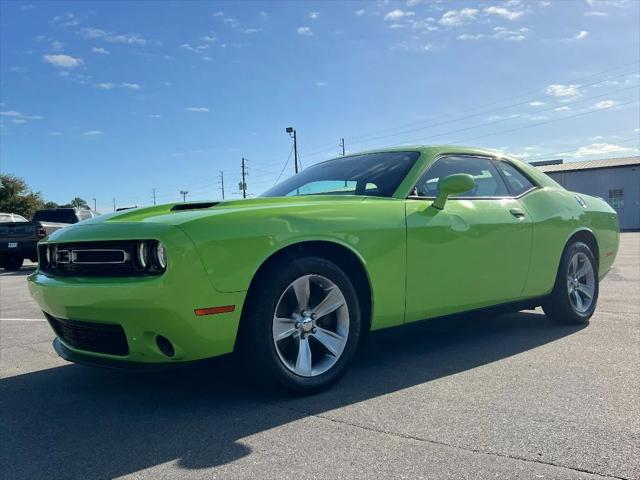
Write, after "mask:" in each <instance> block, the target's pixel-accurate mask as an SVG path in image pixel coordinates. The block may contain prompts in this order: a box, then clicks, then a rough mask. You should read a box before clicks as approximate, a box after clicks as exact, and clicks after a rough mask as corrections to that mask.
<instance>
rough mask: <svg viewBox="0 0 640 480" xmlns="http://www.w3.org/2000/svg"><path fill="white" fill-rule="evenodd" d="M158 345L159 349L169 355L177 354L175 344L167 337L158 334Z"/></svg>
mask: <svg viewBox="0 0 640 480" xmlns="http://www.w3.org/2000/svg"><path fill="white" fill-rule="evenodd" d="M156 345H157V346H158V349H159V350H160V351H161V352H162V353H163V354H164V355H166V356H167V357H173V356H174V355H175V354H176V351H175V349H174V348H173V345H172V344H171V342H170V341H169V339H168V338H167V337H163V336H162V335H157V336H156Z"/></svg>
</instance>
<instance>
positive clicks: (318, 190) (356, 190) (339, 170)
mask: <svg viewBox="0 0 640 480" xmlns="http://www.w3.org/2000/svg"><path fill="white" fill-rule="evenodd" d="M419 156H420V152H380V153H366V154H362V155H352V156H348V157H341V158H337V159H335V160H328V161H326V162H322V163H318V164H316V165H313V166H311V167H309V168H307V169H306V170H304V171H303V172H301V173H299V174H297V175H294V176H293V177H290V178H288V179H287V180H285V181H284V182H282V183H279V184H278V185H276V186H275V187H273V188H271V189H269V190H267V191H266V192H264V193H263V194H262V195H261V197H287V196H298V195H369V196H375V197H390V196H391V195H393V193H394V192H395V191H396V189H397V188H398V186H399V185H400V183H401V182H402V180H403V179H404V177H405V176H406V175H407V173H408V172H409V170H410V169H411V167H413V165H414V163H415V162H416V160H417V159H418V157H419Z"/></svg>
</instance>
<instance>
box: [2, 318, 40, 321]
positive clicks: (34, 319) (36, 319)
mask: <svg viewBox="0 0 640 480" xmlns="http://www.w3.org/2000/svg"><path fill="white" fill-rule="evenodd" d="M46 321H47V320H46V319H44V318H0V322H46Z"/></svg>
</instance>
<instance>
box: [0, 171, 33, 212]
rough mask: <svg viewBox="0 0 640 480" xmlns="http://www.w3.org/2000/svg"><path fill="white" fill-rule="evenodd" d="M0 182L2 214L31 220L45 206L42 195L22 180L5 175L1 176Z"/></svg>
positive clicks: (0, 207) (0, 208) (0, 209)
mask: <svg viewBox="0 0 640 480" xmlns="http://www.w3.org/2000/svg"><path fill="white" fill-rule="evenodd" d="M0 181H1V183H2V186H1V188H0V212H6V213H17V214H18V215H22V216H23V217H25V218H31V217H32V216H33V214H34V213H35V211H36V210H38V209H40V208H42V206H43V205H44V202H43V200H42V194H41V193H40V192H33V191H32V190H31V189H30V188H29V186H28V185H27V182H25V181H24V180H23V179H22V178H20V177H16V176H15V175H11V174H7V173H3V174H0Z"/></svg>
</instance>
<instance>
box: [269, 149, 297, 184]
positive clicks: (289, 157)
mask: <svg viewBox="0 0 640 480" xmlns="http://www.w3.org/2000/svg"><path fill="white" fill-rule="evenodd" d="M292 153H293V147H291V150H290V151H289V156H288V157H287V161H286V162H284V165H283V167H282V170H281V171H280V175H278V178H276V181H275V182H274V183H273V185H274V186H275V185H276V184H277V183H278V181H279V180H280V177H282V174H283V173H284V171H285V169H286V168H287V165H288V164H289V160H291V154H292Z"/></svg>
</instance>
